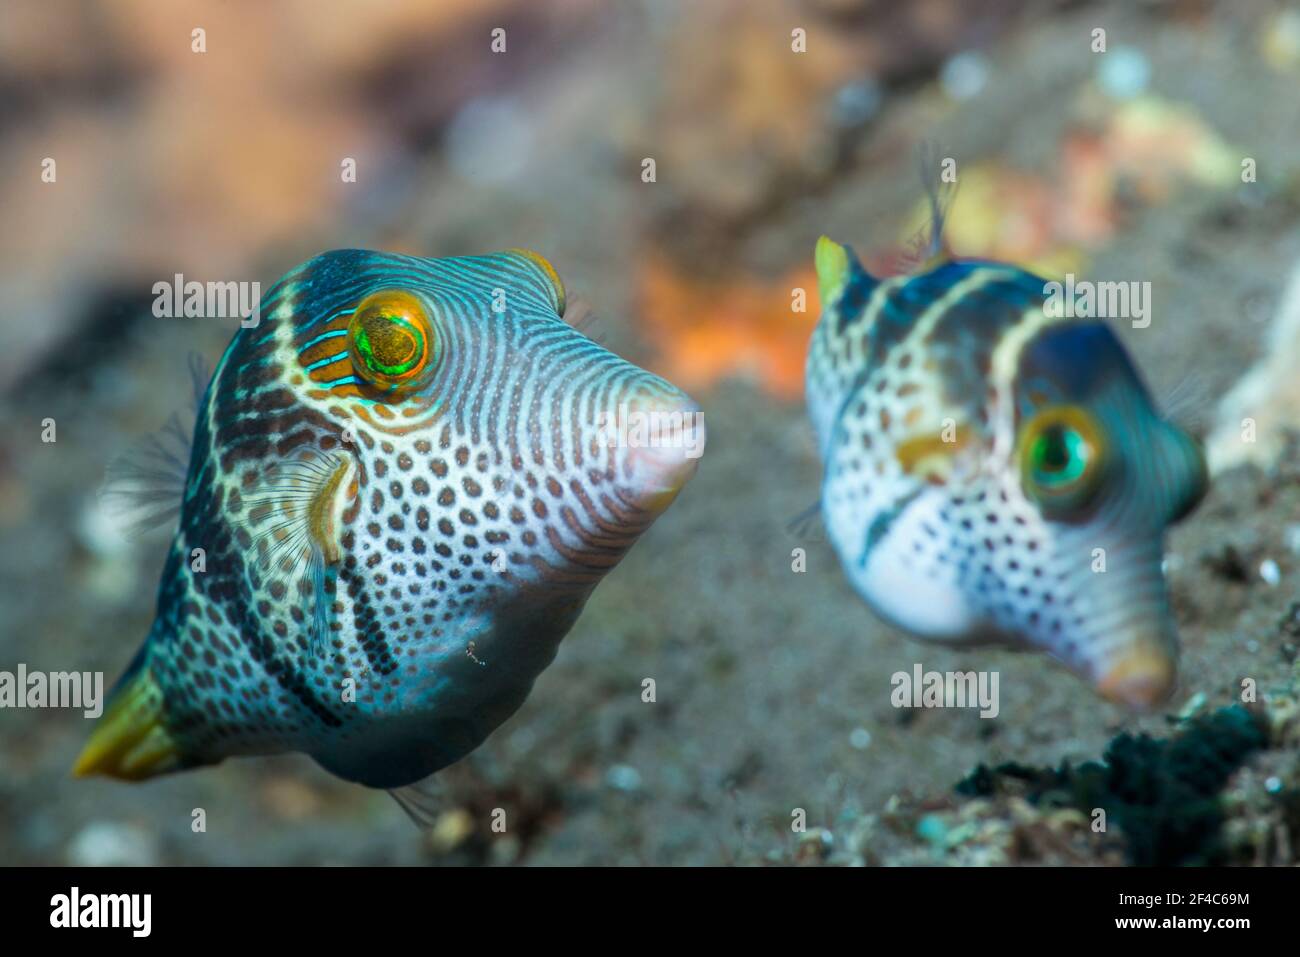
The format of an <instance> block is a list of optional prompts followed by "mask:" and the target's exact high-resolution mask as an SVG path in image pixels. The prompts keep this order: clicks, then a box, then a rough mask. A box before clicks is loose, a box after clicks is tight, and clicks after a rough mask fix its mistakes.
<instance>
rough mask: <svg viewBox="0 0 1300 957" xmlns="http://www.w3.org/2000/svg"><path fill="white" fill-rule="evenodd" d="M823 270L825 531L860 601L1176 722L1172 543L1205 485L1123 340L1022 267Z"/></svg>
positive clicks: (1185, 438)
mask: <svg viewBox="0 0 1300 957" xmlns="http://www.w3.org/2000/svg"><path fill="white" fill-rule="evenodd" d="M936 236H937V226H936ZM816 267H817V275H818V280H819V285H820V291H821V302H822V315H821V318H820V320H819V322H818V325H817V327H816V329H815V331H814V333H813V338H812V343H811V346H810V350H809V355H808V363H807V398H808V406H809V412H810V414H811V416H812V420H813V424H814V426H815V428H816V431H817V437H818V443H819V448H820V452H821V458H822V461H823V464H824V477H823V485H822V498H821V511H822V516H823V519H824V521H825V524H826V527H827V529H828V532H829V536H830V538H831V541H832V543H833V544H834V547H835V549H836V551H837V553H838V555H839V559H840V562H841V564H842V566H843V568H844V571H845V573H846V574H847V576H848V578H849V580H850V581H851V582H852V584H853V586H854V588H855V589H856V590H857V591H858V593H859V594H860V595H861V596H862V597H863V598H864V599H865V600H866V601H867V603H868V604H869V605H870V606H871V607H873V608H874V609H875V610H876V611H877V612H878V613H879V614H880V615H881V616H882V617H883V618H885V619H886V620H888V621H889V622H891V623H893V624H895V625H897V626H898V627H900V628H902V629H904V630H905V631H908V632H910V633H912V634H913V635H915V636H917V637H920V638H923V639H930V640H934V641H939V642H945V643H950V644H975V643H988V642H991V643H1001V644H1010V645H1013V646H1018V647H1024V648H1030V649H1036V650H1039V651H1044V652H1046V653H1048V654H1049V655H1051V656H1052V657H1053V658H1056V659H1057V660H1059V661H1060V662H1062V663H1063V664H1064V665H1065V666H1066V667H1067V668H1069V669H1070V670H1071V671H1073V672H1074V673H1076V674H1077V675H1079V676H1080V677H1082V678H1084V679H1085V680H1087V681H1089V682H1090V683H1091V684H1092V685H1093V686H1094V687H1095V688H1096V690H1097V691H1098V692H1099V693H1100V694H1101V695H1102V696H1103V697H1105V698H1107V699H1110V700H1111V701H1114V702H1116V703H1118V704H1120V705H1123V706H1127V707H1129V708H1133V709H1139V710H1140V709H1148V708H1152V707H1155V706H1156V705H1158V704H1160V703H1161V702H1163V701H1165V700H1166V699H1167V698H1168V697H1169V696H1170V695H1171V694H1172V692H1173V689H1174V687H1175V685H1176V680H1177V657H1178V640H1177V635H1176V632H1175V629H1174V623H1173V620H1172V616H1171V613H1170V608H1169V601H1168V595H1167V587H1166V583H1165V581H1164V575H1163V572H1162V568H1161V564H1162V557H1163V542H1164V536H1165V530H1166V528H1167V527H1168V526H1169V525H1170V524H1172V523H1173V522H1176V521H1178V520H1179V519H1180V518H1181V517H1182V516H1184V515H1185V514H1187V512H1189V511H1190V510H1191V509H1192V508H1193V507H1194V506H1195V505H1196V503H1197V502H1198V501H1199V500H1200V499H1201V497H1202V496H1203V494H1204V492H1205V488H1206V483H1207V473H1206V468H1205V460H1204V456H1203V455H1202V452H1201V448H1200V445H1199V443H1198V442H1197V441H1196V440H1195V439H1193V438H1192V437H1191V436H1190V435H1189V434H1188V433H1187V432H1185V431H1184V430H1182V429H1181V428H1179V427H1178V426H1176V425H1174V424H1173V423H1171V422H1170V421H1168V420H1167V419H1166V418H1164V417H1163V416H1162V415H1161V414H1160V412H1159V411H1158V410H1157V409H1156V407H1155V405H1154V404H1153V402H1152V399H1151V397H1150V395H1149V394H1148V392H1147V389H1146V387H1145V386H1144V385H1143V383H1142V380H1141V378H1140V377H1139V375H1138V372H1137V370H1136V369H1135V367H1134V365H1133V363H1132V361H1131V360H1130V359H1129V357H1128V355H1127V353H1126V352H1125V350H1124V348H1123V346H1122V345H1121V344H1120V342H1119V340H1118V339H1117V338H1116V336H1115V334H1114V333H1113V332H1112V331H1111V330H1110V329H1109V328H1108V327H1107V325H1106V324H1105V322H1103V321H1101V320H1098V319H1069V318H1065V317H1064V312H1065V311H1064V310H1061V311H1060V312H1061V313H1062V314H1061V315H1057V314H1056V313H1057V312H1058V311H1057V310H1054V309H1051V308H1048V307H1047V301H1048V299H1049V294H1048V292H1047V284H1046V283H1045V281H1044V280H1043V279H1041V278H1039V277H1037V276H1034V275H1032V274H1030V273H1028V272H1026V271H1024V270H1022V269H1019V268H1016V267H1014V266H1011V265H1006V264H1001V263H995V262H982V261H953V260H951V259H949V258H947V257H944V256H938V257H936V260H935V261H932V262H930V263H928V264H927V266H926V268H924V269H923V270H922V271H921V272H919V273H918V274H914V275H902V276H897V277H893V278H889V279H879V278H876V277H874V276H872V275H870V274H869V273H868V272H867V271H866V270H865V269H864V268H863V267H862V266H861V264H860V263H859V262H858V260H857V259H856V258H855V257H854V254H853V252H852V251H851V250H850V249H849V248H848V247H847V246H843V245H840V244H838V243H835V242H833V241H832V240H830V239H829V238H827V237H822V239H821V240H820V241H819V242H818V244H817V249H816Z"/></svg>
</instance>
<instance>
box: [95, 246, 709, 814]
mask: <svg viewBox="0 0 1300 957" xmlns="http://www.w3.org/2000/svg"><path fill="white" fill-rule="evenodd" d="M564 312H565V293H564V287H563V285H562V283H561V282H560V279H559V277H558V276H557V275H556V273H555V270H554V269H553V268H552V267H551V266H550V264H549V263H548V262H547V261H546V260H545V259H543V258H542V257H541V256H539V255H538V254H536V253H533V252H530V251H526V250H510V251H507V252H503V253H496V254H492V255H486V256H473V257H461V258H451V259H422V258H415V257H408V256H399V255H390V254H386V253H379V252H370V251H365V250H343V251H337V252H330V253H325V254H322V255H320V256H317V257H316V258H315V259H312V260H310V261H309V262H307V263H304V264H303V265H301V266H299V267H298V268H296V269H294V270H292V271H291V272H289V273H288V274H287V275H286V276H285V277H284V278H283V279H281V280H280V281H279V282H278V283H277V284H276V285H275V286H274V287H273V288H272V289H271V290H270V291H269V292H268V293H267V295H266V297H265V298H264V300H263V302H262V305H261V314H262V317H263V318H262V321H261V323H260V325H257V326H255V327H250V328H241V329H240V330H239V331H238V332H237V333H236V335H235V338H234V340H233V341H232V342H231V343H230V346H229V347H228V348H227V349H226V352H225V355H224V356H223V357H222V359H221V361H220V363H219V365H218V366H217V368H216V370H215V373H214V375H213V377H212V380H211V383H210V384H209V385H208V386H207V388H206V392H205V393H204V395H203V398H202V401H201V403H200V405H199V409H198V421H197V423H196V426H195V431H194V437H193V445H192V450H191V451H190V452H189V453H188V456H187V460H188V468H187V469H184V470H183V476H181V477H180V478H179V481H178V488H177V500H178V501H179V503H180V509H179V527H178V528H177V530H176V534H175V538H174V540H173V543H172V547H171V550H170V552H169V553H168V557H167V562H166V566H165V568H164V570H163V574H162V580H161V583H160V585H159V592H158V603H157V615H156V618H155V620H154V624H153V627H152V629H151V631H150V633H149V636H148V638H147V640H146V641H145V642H144V644H143V646H142V647H141V648H140V650H139V652H138V654H137V655H136V657H135V660H134V661H133V662H132V664H131V665H130V667H129V668H128V670H127V673H126V675H125V676H124V677H123V678H122V680H121V681H120V682H119V684H118V686H117V688H116V689H115V691H114V692H113V695H112V697H111V699H110V701H109V706H108V709H107V710H106V712H105V714H104V716H103V718H102V719H101V721H100V723H99V725H98V726H97V727H96V729H95V731H94V733H93V734H92V736H91V738H90V741H89V742H88V743H87V745H86V748H85V750H84V752H83V753H82V755H81V757H80V759H79V760H78V762H77V765H76V768H75V771H76V773H78V774H104V775H108V776H112V777H118V778H125V779H132V780H136V779H142V778H148V777H153V776H155V775H158V774H163V773H167V772H171V771H177V770H182V769H185V768H192V767H197V766H200V765H208V764H214V763H217V762H219V761H221V760H222V759H224V758H226V757H230V756H234V755H252V754H272V753H277V752H283V751H302V752H305V753H307V754H309V755H311V756H312V757H313V758H315V759H316V761H318V762H319V763H320V764H321V765H323V766H324V767H325V768H326V769H327V770H329V771H331V772H332V773H334V774H336V775H338V776H340V777H342V778H345V779H347V780H349V781H356V782H359V783H361V784H365V785H368V786H371V787H377V788H389V789H399V788H404V787H405V786H407V785H411V784H413V782H417V781H419V780H421V779H422V778H424V777H425V776H426V775H429V774H431V773H433V772H435V771H437V770H438V769H440V768H442V767H445V766H446V765H448V764H450V763H452V762H453V761H456V760H458V759H459V758H461V757H463V756H464V755H466V754H468V753H469V752H470V751H471V750H473V749H474V748H475V747H477V746H478V745H479V744H480V743H481V742H482V741H483V740H484V738H486V737H487V735H489V734H490V733H491V732H492V731H493V730H494V729H495V728H496V727H497V726H499V725H500V724H501V723H502V722H503V721H505V720H506V718H508V717H509V716H510V715H511V714H512V713H514V711H515V710H516V709H517V708H518V707H519V706H520V705H521V704H522V702H523V701H524V698H525V697H526V696H527V694H528V692H529V690H530V689H531V687H532V684H533V681H534V680H535V679H536V678H537V676H538V674H540V673H541V671H542V670H543V669H544V668H545V667H546V666H547V665H548V664H550V662H551V660H552V659H553V658H554V657H555V654H556V651H557V647H558V644H559V642H560V640H561V639H562V638H563V637H564V635H565V634H566V633H567V632H568V631H569V629H570V628H571V627H572V625H573V623H574V621H575V620H576V619H577V617H578V614H579V613H580V611H581V610H582V607H583V604H584V603H585V602H586V600H587V598H588V597H589V596H590V595H591V593H592V590H593V589H594V588H595V587H596V585H597V584H598V583H599V582H600V580H601V579H602V578H603V577H604V575H605V574H607V573H608V572H609V571H610V570H611V569H612V568H613V567H614V566H615V565H616V564H617V563H618V562H619V560H620V559H621V558H622V557H623V555H624V554H625V553H626V552H627V550H628V549H629V548H630V547H631V546H632V545H633V543H634V542H635V541H636V540H637V538H638V536H640V535H641V533H643V532H644V531H645V530H646V529H647V528H648V527H649V526H650V524H651V523H652V522H653V521H654V520H655V519H656V518H657V517H658V516H659V515H660V514H662V512H663V511H664V510H665V509H666V508H667V507H668V505H669V504H670V503H671V502H672V500H673V498H674V497H675V496H676V494H677V493H678V491H679V490H680V489H681V488H682V487H683V485H684V484H685V483H686V482H687V480H688V479H689V478H690V477H691V475H692V474H693V473H694V471H695V468H696V464H697V462H698V458H699V455H700V453H701V452H702V451H703V443H704V427H703V421H702V419H701V417H700V415H699V414H698V406H696V404H695V403H694V402H693V401H692V400H691V399H690V398H689V397H687V396H686V395H685V394H684V393H683V392H681V391H680V390H679V389H677V388H675V387H674V386H672V385H671V384H669V383H668V382H666V381H664V380H663V379H661V378H659V377H658V376H655V375H652V374H650V373H648V372H646V371H644V370H642V369H639V368H637V367H636V366H634V365H632V364H631V363H629V362H626V361H624V360H623V359H620V358H619V357H617V356H616V355H614V354H613V353H611V352H609V351H608V350H606V349H604V348H602V347H601V346H600V345H598V344H597V343H595V342H593V341H592V340H591V339H589V338H588V337H587V336H585V335H583V334H582V333H581V332H579V331H578V330H577V329H575V328H573V327H572V326H570V325H568V324H567V323H566V322H565V321H564V320H563V318H562V316H563V315H564ZM637 416H641V417H642V419H644V418H646V417H655V416H658V417H660V418H659V419H657V420H656V422H657V423H659V425H660V426H661V427H660V428H659V431H658V432H657V441H655V442H654V443H653V444H647V443H645V442H644V441H642V442H641V443H639V444H638V443H628V442H620V441H619V440H618V436H619V433H618V432H616V431H615V429H616V428H617V425H618V423H619V422H620V421H625V420H626V419H628V418H635V417H637ZM673 430H676V431H675V432H674V431H673ZM137 477H139V475H138V473H137ZM145 478H146V479H148V478H150V476H149V475H147V474H146V475H145ZM150 484H151V483H150V482H148V481H146V482H145V485H146V486H148V485H150ZM127 491H130V489H127ZM145 491H148V489H147V488H146V489H145ZM197 550H202V553H203V555H204V559H203V561H202V562H201V563H198V564H196V562H195V555H196V554H197V553H198V552H197ZM395 793H397V795H398V797H399V800H400V801H402V803H403V805H404V806H405V807H407V809H408V811H410V810H412V809H413V807H418V801H417V800H416V797H418V793H417V795H415V796H412V795H410V794H405V793H404V792H396V791H395ZM413 813H414V811H413Z"/></svg>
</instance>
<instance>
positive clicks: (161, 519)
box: [99, 352, 212, 538]
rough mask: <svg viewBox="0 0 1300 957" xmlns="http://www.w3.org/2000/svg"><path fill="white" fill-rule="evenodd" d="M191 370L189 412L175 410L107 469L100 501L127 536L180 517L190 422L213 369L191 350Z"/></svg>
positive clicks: (187, 469) (188, 462) (196, 414)
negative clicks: (154, 431)
mask: <svg viewBox="0 0 1300 957" xmlns="http://www.w3.org/2000/svg"><path fill="white" fill-rule="evenodd" d="M189 369H190V384H191V387H192V389H193V396H192V398H191V403H190V408H189V410H188V411H187V412H186V413H185V414H182V413H179V412H173V413H172V414H171V416H170V417H169V418H168V419H167V422H166V424H165V425H164V426H163V427H162V428H161V429H160V430H159V431H158V432H156V433H154V434H153V435H148V436H145V438H144V439H142V440H141V441H140V442H139V443H137V444H136V445H135V446H134V447H133V448H131V449H130V450H129V451H127V452H124V453H123V454H121V455H119V456H117V457H116V458H115V459H113V460H112V461H111V462H110V463H109V464H108V468H107V470H106V471H105V475H104V484H103V486H102V487H101V488H100V492H99V496H100V501H101V502H103V504H104V506H105V507H106V508H107V510H108V512H109V513H110V514H112V515H113V516H114V517H115V518H116V519H117V520H118V521H119V522H120V523H121V527H122V528H124V529H125V530H126V532H127V534H128V536H129V537H132V538H138V537H139V536H141V535H144V534H145V533H146V532H149V531H152V530H153V529H156V528H160V527H162V526H165V525H166V526H170V525H172V524H173V523H175V521H176V520H177V518H178V517H179V516H180V513H181V500H182V498H184V496H185V480H186V479H187V478H188V476H189V468H190V446H191V445H192V444H193V441H194V422H195V419H196V418H197V417H198V411H199V406H200V405H201V404H202V402H203V393H204V392H205V391H206V390H207V387H208V381H209V380H210V379H211V378H212V370H211V369H210V368H209V367H208V364H207V362H206V360H204V359H203V357H202V356H200V355H199V354H198V353H194V352H191V353H190V355H189Z"/></svg>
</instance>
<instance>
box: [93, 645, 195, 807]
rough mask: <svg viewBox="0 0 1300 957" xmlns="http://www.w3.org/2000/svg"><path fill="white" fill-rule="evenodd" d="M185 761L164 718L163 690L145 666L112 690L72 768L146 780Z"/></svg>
mask: <svg viewBox="0 0 1300 957" xmlns="http://www.w3.org/2000/svg"><path fill="white" fill-rule="evenodd" d="M183 766H184V764H183V763H182V761H181V755H180V751H179V749H178V748H177V745H176V742H175V741H174V740H173V739H172V736H171V735H170V734H168V732H167V729H166V727H164V726H163V723H162V691H161V690H160V689H159V687H158V684H157V682H155V681H154V679H153V674H152V673H151V672H150V671H149V668H148V667H147V666H145V667H142V668H139V669H137V670H136V671H135V672H134V674H131V675H130V676H129V677H127V678H126V679H125V680H124V681H123V683H122V684H121V685H120V686H119V687H118V688H117V690H116V691H114V693H113V697H112V700H111V701H110V702H109V705H108V707H107V709H105V711H104V714H103V715H102V716H101V717H100V719H99V723H98V724H97V725H95V730H94V731H92V732H91V733H90V740H89V741H87V742H86V746H85V748H83V749H82V751H81V756H80V757H78V758H77V763H76V764H75V765H73V768H72V773H73V775H74V776H76V777H79V778H80V777H86V776H88V775H91V774H102V775H104V776H105V777H110V778H120V779H122V780H123V781H142V780H144V779H145V778H151V777H154V776H155V775H158V774H166V773H167V772H168V771H176V770H179V769H180V768H181V767H183Z"/></svg>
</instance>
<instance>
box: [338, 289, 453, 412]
mask: <svg viewBox="0 0 1300 957" xmlns="http://www.w3.org/2000/svg"><path fill="white" fill-rule="evenodd" d="M348 351H349V352H350V353H351V355H352V368H353V369H354V370H355V371H356V373H357V375H358V376H360V377H361V378H362V379H364V380H365V381H366V382H368V383H370V384H371V385H373V386H376V387H379V388H381V389H385V390H387V391H404V390H407V389H410V388H413V387H414V386H416V385H418V384H420V383H423V382H425V381H427V379H428V375H429V374H430V373H431V372H432V371H433V370H434V369H435V368H437V364H438V338H437V334H436V333H435V332H434V328H433V323H432V322H431V321H430V319H429V313H428V310H427V309H426V308H425V306H424V304H423V303H422V302H421V301H420V299H419V298H418V297H417V296H415V295H413V294H411V293H409V292H405V291H403V290H400V289H384V290H381V291H379V292H376V293H372V294H371V295H369V296H367V297H366V298H365V299H363V300H361V302H359V303H358V304H357V308H356V311H355V312H354V313H353V314H352V319H351V321H350V322H349V323H348Z"/></svg>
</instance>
